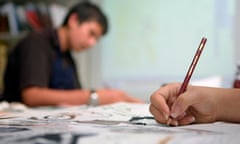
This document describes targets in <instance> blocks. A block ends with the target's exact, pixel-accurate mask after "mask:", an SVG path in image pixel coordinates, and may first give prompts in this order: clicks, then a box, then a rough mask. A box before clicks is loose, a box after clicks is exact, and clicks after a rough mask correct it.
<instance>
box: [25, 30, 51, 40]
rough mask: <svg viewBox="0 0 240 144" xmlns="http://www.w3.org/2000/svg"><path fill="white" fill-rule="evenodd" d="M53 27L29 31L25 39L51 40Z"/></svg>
mask: <svg viewBox="0 0 240 144" xmlns="http://www.w3.org/2000/svg"><path fill="white" fill-rule="evenodd" d="M53 31H54V30H53V29H44V30H39V31H32V32H29V33H28V34H27V35H26V36H25V37H24V39H23V40H26V41H28V40H37V41H42V40H45V41H46V40H47V41H48V40H49V38H50V37H51V35H52V33H53Z"/></svg>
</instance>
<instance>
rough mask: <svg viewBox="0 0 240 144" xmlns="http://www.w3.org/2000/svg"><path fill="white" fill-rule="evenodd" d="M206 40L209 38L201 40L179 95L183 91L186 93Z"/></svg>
mask: <svg viewBox="0 0 240 144" xmlns="http://www.w3.org/2000/svg"><path fill="white" fill-rule="evenodd" d="M206 42H207V38H205V37H203V38H202V40H201V42H200V44H199V46H198V49H197V51H196V53H195V56H194V58H193V60H192V63H191V65H190V67H189V68H188V72H187V74H186V76H185V78H184V81H183V83H182V85H181V88H180V90H179V93H178V95H180V94H182V93H184V92H185V91H186V89H187V86H188V83H189V81H190V79H191V76H192V74H193V71H194V69H195V67H196V65H197V62H198V59H199V57H200V55H201V53H202V50H203V48H204V46H205V44H206Z"/></svg>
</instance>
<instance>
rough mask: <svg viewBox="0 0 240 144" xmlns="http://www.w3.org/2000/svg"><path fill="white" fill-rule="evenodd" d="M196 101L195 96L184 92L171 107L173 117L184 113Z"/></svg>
mask: <svg viewBox="0 0 240 144" xmlns="http://www.w3.org/2000/svg"><path fill="white" fill-rule="evenodd" d="M193 103H194V97H193V96H191V95H189V94H187V92H186V93H183V94H181V95H180V96H178V98H177V99H176V100H175V102H174V103H173V105H172V107H171V114H170V115H171V117H172V118H174V119H176V118H177V117H179V116H180V115H181V114H183V113H184V112H185V111H186V110H187V109H188V107H189V106H191V105H192V104H193Z"/></svg>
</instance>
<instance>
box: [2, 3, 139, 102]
mask: <svg viewBox="0 0 240 144" xmlns="http://www.w3.org/2000/svg"><path fill="white" fill-rule="evenodd" d="M107 30H108V23H107V18H106V17H105V15H104V14H103V13H102V11H101V10H100V9H99V8H98V7H97V6H96V5H94V4H91V3H89V2H83V3H78V4H76V5H74V6H73V7H72V8H71V9H70V10H69V12H68V14H67V15H66V18H65V20H64V22H63V24H62V26H61V27H59V28H57V29H47V30H44V31H39V32H32V33H30V34H28V35H27V36H26V37H25V38H23V39H22V40H21V41H20V42H19V43H18V44H17V45H16V47H15V48H14V51H13V52H12V53H11V54H10V56H9V59H8V64H7V68H6V72H5V77H4V86H5V89H4V93H3V95H4V100H7V101H9V102H13V101H18V102H23V103H25V104H27V105H29V106H43V105H61V104H67V105H79V104H90V105H102V104H109V103H114V102H120V101H125V102H140V100H138V99H136V98H133V97H130V96H128V95H127V94H126V93H125V92H123V91H120V90H114V89H97V90H89V89H82V88H81V84H80V83H79V81H78V76H77V72H76V66H75V63H74V61H73V58H72V56H71V54H70V51H77V52H81V51H83V50H87V49H89V48H90V47H92V46H94V45H95V44H96V43H97V41H98V40H99V39H100V38H101V37H102V36H103V35H105V34H106V33H107Z"/></svg>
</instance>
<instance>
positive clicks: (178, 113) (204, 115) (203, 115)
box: [150, 83, 217, 126]
mask: <svg viewBox="0 0 240 144" xmlns="http://www.w3.org/2000/svg"><path fill="white" fill-rule="evenodd" d="M180 86H181V84H179V83H175V84H169V85H166V86H164V87H162V88H160V89H159V90H157V91H156V92H154V93H153V94H152V95H151V104H150V112H151V113H152V114H153V115H154V117H155V119H156V120H157V121H158V122H160V123H166V124H168V125H175V126H178V125H187V124H191V123H206V122H212V121H215V120H216V119H217V104H216V103H217V102H216V99H215V95H214V94H213V92H214V90H213V89H212V88H208V87H196V86H189V87H188V88H187V90H186V92H184V93H182V94H181V95H179V96H177V94H178V92H179V89H180ZM211 94H213V95H211Z"/></svg>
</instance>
